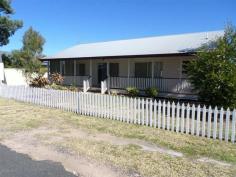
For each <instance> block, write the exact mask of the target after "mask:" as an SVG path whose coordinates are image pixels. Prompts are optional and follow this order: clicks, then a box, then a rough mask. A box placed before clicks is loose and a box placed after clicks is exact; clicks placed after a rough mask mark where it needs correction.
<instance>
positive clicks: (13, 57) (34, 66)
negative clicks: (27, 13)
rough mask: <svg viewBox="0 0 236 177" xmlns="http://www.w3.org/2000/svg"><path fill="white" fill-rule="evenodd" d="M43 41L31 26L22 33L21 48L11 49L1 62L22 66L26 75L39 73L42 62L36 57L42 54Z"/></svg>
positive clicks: (9, 65)
mask: <svg viewBox="0 0 236 177" xmlns="http://www.w3.org/2000/svg"><path fill="white" fill-rule="evenodd" d="M44 43H45V39H44V38H43V37H42V36H41V35H40V34H39V32H37V31H34V30H33V29H32V27H31V28H29V30H27V31H26V32H25V34H24V37H23V47H22V49H20V50H14V51H12V53H11V54H10V55H8V56H7V57H5V58H4V59H3V62H4V63H6V66H7V67H14V68H23V69H24V70H25V73H26V75H27V76H30V75H31V74H32V73H35V72H36V73H40V69H41V67H42V64H41V61H39V60H38V58H40V57H41V56H42V51H43V45H44Z"/></svg>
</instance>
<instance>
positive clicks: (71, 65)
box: [65, 60, 74, 76]
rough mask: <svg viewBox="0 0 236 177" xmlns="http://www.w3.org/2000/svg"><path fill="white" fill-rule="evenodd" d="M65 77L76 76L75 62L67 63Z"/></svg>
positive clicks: (69, 61)
mask: <svg viewBox="0 0 236 177" xmlns="http://www.w3.org/2000/svg"><path fill="white" fill-rule="evenodd" d="M65 76H74V60H68V61H65Z"/></svg>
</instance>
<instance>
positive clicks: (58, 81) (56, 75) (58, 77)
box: [51, 73, 64, 85]
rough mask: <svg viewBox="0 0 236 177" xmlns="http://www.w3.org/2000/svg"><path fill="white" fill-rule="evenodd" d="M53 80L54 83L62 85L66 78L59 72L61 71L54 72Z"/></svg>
mask: <svg viewBox="0 0 236 177" xmlns="http://www.w3.org/2000/svg"><path fill="white" fill-rule="evenodd" d="M51 80H52V83H54V84H56V85H61V84H62V82H63V80H64V79H63V77H62V76H61V74H59V73H52V75H51Z"/></svg>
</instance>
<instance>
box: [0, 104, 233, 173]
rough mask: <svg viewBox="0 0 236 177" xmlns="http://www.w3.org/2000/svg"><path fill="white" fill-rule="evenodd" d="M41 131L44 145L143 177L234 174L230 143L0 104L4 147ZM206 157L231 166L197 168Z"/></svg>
mask: <svg viewBox="0 0 236 177" xmlns="http://www.w3.org/2000/svg"><path fill="white" fill-rule="evenodd" d="M40 128H44V129H47V133H46V134H37V138H38V141H39V142H41V143H43V144H45V145H48V146H54V147H60V148H64V149H68V150H69V151H71V152H74V153H76V154H78V155H84V156H87V157H89V158H92V159H95V160H97V161H101V162H103V163H105V164H106V163H108V164H113V165H115V166H117V167H118V168H121V169H124V170H125V171H127V172H129V171H135V172H137V173H139V174H140V175H141V176H219V177H220V176H234V174H235V173H236V145H235V144H232V143H225V142H220V141H219V140H209V139H207V138H202V137H196V136H191V135H186V134H181V133H176V132H171V131H166V130H160V129H154V128H151V127H146V126H138V125H132V124H127V123H123V122H119V121H114V120H109V119H102V118H92V117H85V116H80V115H77V114H74V113H68V112H63V111H60V110H56V109H48V108H43V107H39V106H34V105H29V104H24V103H20V102H15V101H9V100H4V99H0V132H1V134H0V141H3V140H4V139H7V138H11V137H12V136H14V134H16V133H21V132H24V131H29V132H30V131H33V130H36V129H40ZM77 130H80V131H78V133H81V131H83V132H86V134H88V135H89V136H90V135H91V137H93V136H98V137H99V136H100V135H104V134H105V135H109V136H113V137H117V138H124V139H126V140H127V139H130V140H133V139H136V140H143V141H146V142H147V143H151V144H155V145H157V146H159V147H161V148H164V149H170V150H174V151H177V152H181V153H183V155H184V156H183V157H172V156H169V155H168V154H163V153H160V152H147V151H143V150H142V148H141V147H140V146H139V145H137V144H132V143H130V144H126V145H118V144H114V143H111V142H110V141H106V139H104V140H101V139H100V140H94V139H93V138H86V136H84V137H83V136H73V134H72V133H71V132H76V131H77ZM55 137H61V140H57V141H56V140H55V139H56V138H55ZM131 142H132V141H131ZM202 157H208V158H210V159H215V160H218V161H221V162H225V163H229V164H230V165H231V166H224V165H219V164H216V163H206V162H199V161H198V159H199V158H202Z"/></svg>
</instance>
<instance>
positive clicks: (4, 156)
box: [0, 145, 76, 177]
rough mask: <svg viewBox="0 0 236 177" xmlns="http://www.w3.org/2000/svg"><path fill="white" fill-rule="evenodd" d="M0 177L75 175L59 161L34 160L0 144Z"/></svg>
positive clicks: (60, 176) (57, 176)
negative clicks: (66, 169)
mask: <svg viewBox="0 0 236 177" xmlns="http://www.w3.org/2000/svg"><path fill="white" fill-rule="evenodd" d="M0 177H76V176H74V175H73V174H71V173H69V172H67V171H65V169H64V168H63V166H62V165H61V164H60V163H55V162H52V161H34V160H32V159H31V158H30V157H29V156H27V155H23V154H19V153H16V152H15V151H12V150H10V149H8V148H7V147H5V146H2V145H0Z"/></svg>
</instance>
